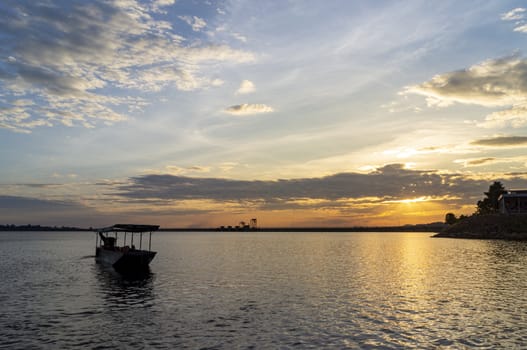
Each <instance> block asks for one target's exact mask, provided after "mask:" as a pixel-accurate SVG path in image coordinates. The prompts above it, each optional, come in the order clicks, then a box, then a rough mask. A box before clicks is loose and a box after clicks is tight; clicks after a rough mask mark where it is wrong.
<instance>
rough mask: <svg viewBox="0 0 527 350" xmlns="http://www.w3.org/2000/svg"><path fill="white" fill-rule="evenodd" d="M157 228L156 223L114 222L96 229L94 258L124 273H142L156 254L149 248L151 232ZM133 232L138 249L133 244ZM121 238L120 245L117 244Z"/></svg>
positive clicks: (146, 269)
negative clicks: (145, 239)
mask: <svg viewBox="0 0 527 350" xmlns="http://www.w3.org/2000/svg"><path fill="white" fill-rule="evenodd" d="M158 228H159V226H157V225H131V224H116V225H113V226H110V227H105V228H100V229H96V230H95V231H96V232H97V241H96V247H95V260H96V261H97V262H99V263H101V264H104V265H108V266H112V267H113V268H114V269H115V270H116V271H119V272H122V273H126V274H135V273H139V274H142V273H144V272H145V271H148V269H149V266H148V265H149V264H150V262H151V261H152V259H153V258H154V256H155V255H156V252H153V251H152V250H151V247H152V245H151V243H152V232H153V231H156V230H157V229H158ZM145 233H148V250H147V249H146V247H145V249H143V234H145ZM119 234H121V235H119ZM134 234H135V236H136V237H135V238H136V242H135V244H137V243H139V249H136V246H135V244H134ZM137 235H139V242H137ZM119 236H120V237H119ZM121 239H122V245H119V240H121Z"/></svg>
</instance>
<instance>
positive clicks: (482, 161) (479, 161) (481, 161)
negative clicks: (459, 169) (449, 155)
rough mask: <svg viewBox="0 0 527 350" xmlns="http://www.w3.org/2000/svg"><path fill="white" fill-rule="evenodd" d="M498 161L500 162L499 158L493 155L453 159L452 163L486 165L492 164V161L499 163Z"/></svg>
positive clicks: (465, 165)
mask: <svg viewBox="0 0 527 350" xmlns="http://www.w3.org/2000/svg"><path fill="white" fill-rule="evenodd" d="M499 162H501V160H499V159H496V158H493V157H488V158H471V159H456V160H454V163H461V164H463V166H464V167H471V166H480V165H488V164H494V163H499Z"/></svg>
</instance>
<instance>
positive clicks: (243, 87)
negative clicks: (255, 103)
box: [236, 80, 256, 95]
mask: <svg viewBox="0 0 527 350" xmlns="http://www.w3.org/2000/svg"><path fill="white" fill-rule="evenodd" d="M255 90H256V88H255V86H254V83H253V82H252V81H250V80H244V81H242V82H241V84H240V87H239V88H238V90H237V91H236V94H237V95H243V94H250V93H251V92H254V91H255Z"/></svg>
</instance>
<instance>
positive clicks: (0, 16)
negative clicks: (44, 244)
mask: <svg viewBox="0 0 527 350" xmlns="http://www.w3.org/2000/svg"><path fill="white" fill-rule="evenodd" d="M526 151H527V2H525V1H507V0H495V1H366V0H363V1H348V0H343V1H282V0H276V1H212V0H211V1H190V0H189V1H187V0H176V1H174V0H157V1H135V0H115V1H110V0H108V1H71V0H64V1H58V0H57V1H53V0H49V1H48V0H39V1H34V0H28V1H10V0H7V1H2V2H1V3H0V161H1V162H2V166H1V168H0V224H45V225H75V226H84V227H88V226H94V227H96V226H103V225H111V224H114V223H118V222H129V223H149V224H160V225H162V226H165V227H213V226H219V225H236V224H238V222H239V221H241V220H244V221H249V220H250V219H251V218H253V217H254V218H257V219H258V223H259V225H260V226H265V227H272V226H355V225H402V224H414V223H428V222H434V221H443V220H444V216H445V214H446V213H447V212H453V213H456V215H459V214H471V213H472V212H473V211H474V210H475V203H476V202H477V200H478V199H481V198H482V196H483V192H484V191H486V190H487V189H488V187H489V184H490V183H492V181H494V180H499V181H502V183H503V184H504V185H505V187H506V188H509V189H512V188H527V152H526Z"/></svg>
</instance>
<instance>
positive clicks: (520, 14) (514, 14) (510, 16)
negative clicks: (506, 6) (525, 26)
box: [501, 7, 525, 21]
mask: <svg viewBox="0 0 527 350" xmlns="http://www.w3.org/2000/svg"><path fill="white" fill-rule="evenodd" d="M524 18H525V9H524V8H522V7H518V8H515V9H514V10H510V11H509V12H506V13H504V14H502V15H501V19H502V20H504V21H518V20H520V19H524Z"/></svg>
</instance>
